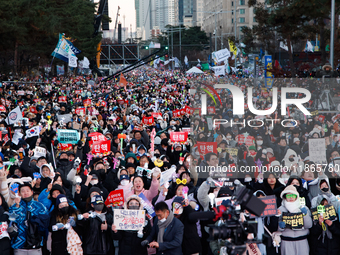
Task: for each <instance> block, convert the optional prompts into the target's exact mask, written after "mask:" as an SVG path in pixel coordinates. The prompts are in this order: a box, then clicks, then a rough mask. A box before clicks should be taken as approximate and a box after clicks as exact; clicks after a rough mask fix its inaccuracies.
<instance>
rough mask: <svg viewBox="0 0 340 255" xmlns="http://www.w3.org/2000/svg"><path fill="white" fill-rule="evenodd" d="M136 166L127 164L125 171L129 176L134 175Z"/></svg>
mask: <svg viewBox="0 0 340 255" xmlns="http://www.w3.org/2000/svg"><path fill="white" fill-rule="evenodd" d="M136 168H137V167H136V165H135V164H133V163H127V164H126V165H125V169H126V170H127V172H128V174H129V176H133V175H134V174H135V173H136Z"/></svg>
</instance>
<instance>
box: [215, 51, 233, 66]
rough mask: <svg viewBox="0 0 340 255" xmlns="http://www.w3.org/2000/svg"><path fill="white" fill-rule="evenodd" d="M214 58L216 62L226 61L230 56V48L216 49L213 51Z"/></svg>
mask: <svg viewBox="0 0 340 255" xmlns="http://www.w3.org/2000/svg"><path fill="white" fill-rule="evenodd" d="M213 56H214V59H215V60H216V63H220V62H222V61H226V60H227V59H228V58H229V57H230V51H229V50H228V49H222V50H219V51H215V52H214V53H213Z"/></svg>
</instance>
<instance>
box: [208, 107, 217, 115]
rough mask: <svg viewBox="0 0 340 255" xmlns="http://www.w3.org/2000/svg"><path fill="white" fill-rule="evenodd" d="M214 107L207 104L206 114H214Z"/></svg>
mask: <svg viewBox="0 0 340 255" xmlns="http://www.w3.org/2000/svg"><path fill="white" fill-rule="evenodd" d="M215 113H216V109H215V106H208V114H215Z"/></svg>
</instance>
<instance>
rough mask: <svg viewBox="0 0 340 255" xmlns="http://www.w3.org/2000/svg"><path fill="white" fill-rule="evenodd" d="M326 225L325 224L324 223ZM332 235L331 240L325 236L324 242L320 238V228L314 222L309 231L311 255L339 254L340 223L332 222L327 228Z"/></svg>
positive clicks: (317, 223)
mask: <svg viewBox="0 0 340 255" xmlns="http://www.w3.org/2000/svg"><path fill="white" fill-rule="evenodd" d="M325 224H326V223H325ZM327 227H328V229H329V231H330V232H331V233H332V236H333V237H332V239H329V238H328V237H327V235H326V234H325V237H324V240H323V237H322V231H323V230H322V226H321V225H320V224H319V222H314V224H313V227H312V228H311V229H310V235H311V238H310V246H311V247H310V250H311V254H315V255H335V254H340V243H339V240H340V222H339V221H338V220H335V221H333V224H332V225H331V226H327Z"/></svg>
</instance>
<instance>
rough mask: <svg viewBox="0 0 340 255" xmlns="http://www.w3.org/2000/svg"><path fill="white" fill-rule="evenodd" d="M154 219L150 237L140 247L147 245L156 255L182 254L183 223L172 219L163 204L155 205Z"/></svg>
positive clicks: (171, 215)
mask: <svg viewBox="0 0 340 255" xmlns="http://www.w3.org/2000/svg"><path fill="white" fill-rule="evenodd" d="M155 212H156V216H157V217H156V218H155V221H154V224H153V227H152V230H151V233H150V235H149V236H148V237H147V238H146V240H144V241H143V242H142V246H147V245H149V246H150V247H151V248H156V250H157V253H156V254H157V255H158V254H159V255H160V254H167V255H177V254H182V246H181V245H182V241H183V233H184V225H183V223H182V222H181V221H180V220H179V219H177V218H176V217H174V214H173V213H172V211H171V210H169V208H168V206H167V204H166V203H164V202H159V203H157V204H156V205H155Z"/></svg>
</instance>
